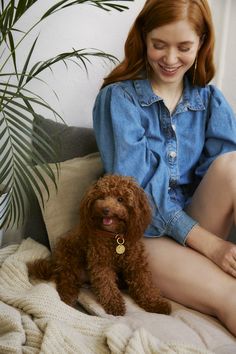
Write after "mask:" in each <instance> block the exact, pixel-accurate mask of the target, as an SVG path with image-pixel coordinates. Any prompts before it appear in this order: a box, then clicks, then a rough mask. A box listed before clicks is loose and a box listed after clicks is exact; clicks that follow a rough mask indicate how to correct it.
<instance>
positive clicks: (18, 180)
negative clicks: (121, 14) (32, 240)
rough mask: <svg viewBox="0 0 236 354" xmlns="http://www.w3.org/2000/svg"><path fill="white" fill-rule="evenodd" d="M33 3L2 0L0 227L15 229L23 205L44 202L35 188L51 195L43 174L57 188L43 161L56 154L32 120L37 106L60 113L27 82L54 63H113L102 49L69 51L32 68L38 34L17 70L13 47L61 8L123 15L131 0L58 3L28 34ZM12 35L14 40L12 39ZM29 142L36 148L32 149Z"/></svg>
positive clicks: (23, 211)
mask: <svg viewBox="0 0 236 354" xmlns="http://www.w3.org/2000/svg"><path fill="white" fill-rule="evenodd" d="M37 1H39V0H16V1H15V0H9V1H6V0H0V161H1V162H0V228H2V227H4V228H8V227H12V226H14V225H17V226H19V225H20V224H21V223H22V222H23V221H24V219H25V215H26V211H27V203H28V202H29V201H30V200H31V198H32V196H33V195H34V194H35V193H37V195H38V196H40V198H41V201H42V203H43V199H42V193H41V189H40V188H39V184H41V185H43V186H44V188H45V189H46V190H47V193H48V196H49V194H50V192H49V190H48V187H47V182H46V179H45V175H46V176H49V178H50V179H51V180H52V181H53V182H54V184H55V186H56V184H57V175H55V173H54V172H53V170H52V169H51V167H50V165H49V164H47V163H45V158H44V157H43V155H44V156H45V154H49V155H51V156H53V155H55V154H56V149H55V147H54V146H53V145H52V144H51V143H49V137H48V136H46V133H45V132H44V131H43V130H42V129H40V127H37V129H36V130H35V129H34V127H33V121H34V119H35V118H36V117H37V107H40V106H43V107H44V109H46V110H48V111H50V112H53V114H54V115H55V116H56V117H59V114H58V113H57V112H56V111H55V110H54V109H53V108H52V107H50V105H49V104H48V103H47V102H46V101H45V100H43V99H42V98H41V97H39V96H38V95H37V94H35V93H34V92H32V90H30V89H29V86H28V84H29V82H30V81H31V80H40V73H41V72H43V71H44V70H46V69H50V68H51V67H52V66H53V65H54V64H56V63H58V62H64V63H66V61H67V60H73V61H76V62H77V63H78V64H79V66H80V67H82V68H84V69H85V70H86V71H87V65H88V64H89V63H91V59H92V58H93V57H98V58H102V59H105V60H109V61H112V62H113V63H115V62H116V60H117V59H116V58H115V57H114V56H113V55H110V54H107V53H105V52H103V51H101V50H92V49H73V50H71V51H70V52H65V53H60V54H58V55H57V56H55V57H53V58H49V59H47V60H46V61H41V62H37V63H35V64H33V65H32V64H31V61H32V60H31V59H32V54H33V52H34V49H35V47H36V45H37V40H38V36H37V35H36V38H35V39H34V40H33V42H32V45H31V47H30V48H29V51H28V54H27V56H26V59H25V63H24V65H23V66H22V67H21V68H19V67H18V60H17V48H18V47H19V46H20V45H21V43H22V42H23V41H24V39H25V38H26V37H27V36H28V35H29V34H30V33H32V31H33V30H34V29H35V28H36V27H37V26H39V24H40V23H41V22H42V21H44V19H46V18H47V17H49V16H52V15H53V14H55V13H56V12H58V11H62V10H63V9H65V8H68V7H70V6H75V5H80V4H85V3H87V4H89V5H93V6H96V7H98V8H100V9H101V10H105V11H109V10H118V11H123V10H125V9H127V6H125V5H122V4H120V3H122V2H127V1H133V0H77V1H75V0H61V1H58V2H57V3H56V4H55V5H53V6H51V7H49V8H48V9H47V11H46V12H45V13H44V14H43V16H42V17H40V18H39V19H38V20H37V22H36V23H34V24H33V26H31V27H30V28H29V29H28V30H27V31H22V30H21V29H20V28H19V27H18V23H19V20H20V19H21V18H22V16H23V15H24V14H26V13H27V11H28V10H29V9H30V8H31V6H32V5H34V4H35V3H36V2H37ZM16 34H17V37H19V38H18V40H16V39H15V37H16ZM9 67H10V68H11V69H10V70H9ZM60 118H61V117H60ZM32 144H34V146H35V147H36V148H34V149H33V148H32ZM37 147H38V148H37ZM40 151H43V153H44V154H42V153H40ZM35 164H37V165H40V166H41V169H38V168H36V167H35ZM58 169H59V166H58ZM1 196H2V197H1Z"/></svg>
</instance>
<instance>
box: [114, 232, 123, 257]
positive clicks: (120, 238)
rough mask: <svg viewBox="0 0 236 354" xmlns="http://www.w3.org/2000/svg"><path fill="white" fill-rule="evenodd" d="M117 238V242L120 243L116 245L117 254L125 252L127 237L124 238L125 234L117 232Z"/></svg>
mask: <svg viewBox="0 0 236 354" xmlns="http://www.w3.org/2000/svg"><path fill="white" fill-rule="evenodd" d="M115 239H116V242H117V244H118V245H117V246H116V253H117V254H123V253H125V246H124V243H125V239H124V236H123V235H120V234H116V236H115Z"/></svg>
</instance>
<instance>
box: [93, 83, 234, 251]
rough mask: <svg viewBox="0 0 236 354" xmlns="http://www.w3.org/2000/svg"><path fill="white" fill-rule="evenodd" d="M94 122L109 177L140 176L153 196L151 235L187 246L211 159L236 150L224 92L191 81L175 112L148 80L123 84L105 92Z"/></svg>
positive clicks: (149, 230) (151, 198) (97, 106)
mask: <svg viewBox="0 0 236 354" xmlns="http://www.w3.org/2000/svg"><path fill="white" fill-rule="evenodd" d="M93 122H94V130H95V135H96V139H97V143H98V147H99V150H100V153H101V158H102V161H103V164H104V168H105V171H106V172H107V173H116V174H121V175H128V176H133V177H135V179H136V180H137V181H138V183H139V184H140V185H141V186H142V187H143V188H144V190H145V192H146V193H147V195H148V196H149V199H150V202H151V205H152V209H153V218H152V222H151V224H150V225H149V227H148V229H147V230H146V232H145V236H157V237H158V236H162V235H168V236H170V237H172V238H174V239H175V240H176V241H178V242H179V243H181V244H185V241H186V238H187V235H188V233H189V231H190V230H191V229H192V227H193V226H194V225H195V224H196V223H197V221H196V220H193V219H192V218H191V217H190V216H189V215H187V213H186V212H185V211H184V208H185V207H186V205H187V204H188V203H190V201H191V196H192V194H193V192H194V190H195V188H196V187H197V185H198V184H199V182H200V180H201V178H202V177H203V175H204V174H205V172H206V171H207V169H208V168H209V166H210V164H211V163H212V161H213V160H214V159H215V158H216V157H217V156H219V155H221V154H223V153H226V152H229V151H234V150H236V119H235V115H234V113H233V111H232V109H231V107H230V106H229V104H228V103H227V101H226V99H225V98H224V96H223V94H222V93H221V92H220V91H219V90H218V89H217V88H216V87H215V86H213V85H207V86H205V87H193V86H192V85H190V83H189V82H188V80H187V78H185V81H184V91H183V95H182V99H181V100H180V102H179V103H178V105H177V107H176V109H175V111H174V112H173V113H172V114H170V112H169V110H168V108H167V107H166V106H165V104H164V102H163V99H162V98H161V97H159V96H157V95H155V94H154V92H153V91H152V88H151V85H150V82H149V81H148V80H127V81H122V82H118V83H114V84H110V85H108V86H106V87H104V88H103V89H102V90H101V91H100V92H99V94H98V96H97V98H96V101H95V105H94V109H93Z"/></svg>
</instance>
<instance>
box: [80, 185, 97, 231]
mask: <svg viewBox="0 0 236 354" xmlns="http://www.w3.org/2000/svg"><path fill="white" fill-rule="evenodd" d="M94 188H95V183H94V184H92V185H91V186H90V187H89V188H88V189H87V190H86V191H85V193H84V195H83V197H82V199H81V202H80V207H79V219H80V225H81V228H83V229H88V228H89V225H91V222H92V220H91V209H92V205H93V203H94Z"/></svg>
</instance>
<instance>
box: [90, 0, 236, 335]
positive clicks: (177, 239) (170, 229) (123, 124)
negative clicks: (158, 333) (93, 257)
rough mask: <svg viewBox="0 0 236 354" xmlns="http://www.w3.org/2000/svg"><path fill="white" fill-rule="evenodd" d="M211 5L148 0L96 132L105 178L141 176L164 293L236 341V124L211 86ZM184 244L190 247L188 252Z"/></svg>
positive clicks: (148, 240) (110, 84)
mask: <svg viewBox="0 0 236 354" xmlns="http://www.w3.org/2000/svg"><path fill="white" fill-rule="evenodd" d="M213 50H214V31H213V24H212V18H211V13H210V9H209V6H208V3H207V0H178V1H176V0H148V1H147V2H146V3H145V5H144V8H143V9H142V11H141V12H140V14H139V15H138V17H137V19H136V20H135V22H134V25H133V27H132V28H131V31H130V33H129V35H128V38H127V41H126V44H125V59H124V60H123V62H121V64H120V65H118V66H117V67H116V68H115V69H114V70H113V71H112V72H111V74H110V75H109V76H108V77H107V78H106V79H105V80H104V84H103V88H102V89H101V91H100V92H99V94H98V96H97V99H96V102H95V106H94V129H95V134H96V138H97V142H98V146H99V150H100V152H101V157H102V160H103V163H104V167H105V170H106V172H110V173H118V174H123V175H132V176H134V177H135V178H136V179H137V180H138V182H139V183H140V185H141V186H142V187H143V188H144V189H145V191H146V193H147V194H148V196H149V198H150V201H151V203H152V206H153V220H152V223H151V225H150V226H149V228H148V229H147V230H146V234H145V236H147V237H145V239H144V242H145V246H146V250H147V253H148V257H149V263H150V266H151V269H152V274H153V281H154V282H156V283H157V284H158V286H159V287H160V288H161V290H162V292H163V294H164V295H165V296H166V297H168V298H170V299H173V300H175V301H177V302H179V303H182V304H184V305H186V306H189V307H191V308H193V309H196V310H199V311H202V312H203V313H206V314H210V315H213V316H216V317H218V319H219V320H221V321H222V322H223V323H224V324H225V326H226V327H227V328H228V329H229V330H230V331H231V332H232V333H233V334H234V335H236V316H235V314H236V279H235V278H236V245H234V244H233V243H231V242H229V241H227V240H226V238H227V236H228V234H229V231H230V229H231V227H232V225H233V224H235V221H236V152H235V151H236V119H235V116H234V114H233V111H232V109H231V108H230V106H229V104H228V103H227V101H226V100H225V98H224V96H223V95H222V93H221V92H220V91H219V90H218V89H217V88H216V87H215V86H213V85H209V82H210V80H211V79H212V78H213V76H214V73H215V69H214V64H213ZM183 246H185V247H183Z"/></svg>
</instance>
